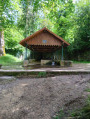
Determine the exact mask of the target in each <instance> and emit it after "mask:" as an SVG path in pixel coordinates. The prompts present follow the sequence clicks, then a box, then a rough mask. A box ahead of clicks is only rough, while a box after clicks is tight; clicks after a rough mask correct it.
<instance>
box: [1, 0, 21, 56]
mask: <svg viewBox="0 0 90 119" xmlns="http://www.w3.org/2000/svg"><path fill="white" fill-rule="evenodd" d="M18 3H19V0H15V1H14V0H12V1H11V0H1V1H0V5H1V6H0V13H1V21H0V24H1V25H0V43H2V44H1V46H0V51H1V55H5V46H4V30H5V29H6V28H10V27H12V26H13V24H14V23H15V22H16V20H17V18H18V14H20V7H19V4H18Z"/></svg>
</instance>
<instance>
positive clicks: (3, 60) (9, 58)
mask: <svg viewBox="0 0 90 119" xmlns="http://www.w3.org/2000/svg"><path fill="white" fill-rule="evenodd" d="M20 63H21V60H20V59H18V58H16V57H14V56H13V55H10V54H6V56H1V57H0V64H2V65H3V66H8V65H10V66H11V65H18V64H20Z"/></svg>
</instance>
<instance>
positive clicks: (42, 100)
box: [0, 74, 90, 119]
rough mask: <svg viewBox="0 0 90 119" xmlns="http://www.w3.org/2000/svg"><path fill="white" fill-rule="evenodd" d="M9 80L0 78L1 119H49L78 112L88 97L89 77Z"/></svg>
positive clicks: (74, 76) (66, 76)
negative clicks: (57, 113)
mask: <svg viewBox="0 0 90 119" xmlns="http://www.w3.org/2000/svg"><path fill="white" fill-rule="evenodd" d="M12 78H13V79H14V80H12ZM12 78H11V77H4V78H3V77H0V82H1V83H0V119H52V118H53V116H54V115H55V114H56V112H58V111H59V110H60V109H62V108H63V109H65V110H74V109H77V108H81V107H82V106H84V105H85V100H86V98H87V96H88V95H89V93H88V92H86V91H85V89H87V88H90V74H87V75H62V76H55V77H50V78H33V79H32V78H19V79H15V77H12Z"/></svg>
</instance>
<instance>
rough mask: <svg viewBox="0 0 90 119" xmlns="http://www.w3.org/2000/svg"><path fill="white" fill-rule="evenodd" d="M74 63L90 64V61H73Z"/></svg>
mask: <svg viewBox="0 0 90 119" xmlns="http://www.w3.org/2000/svg"><path fill="white" fill-rule="evenodd" d="M73 62H74V63H90V61H73Z"/></svg>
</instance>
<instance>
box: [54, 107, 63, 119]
mask: <svg viewBox="0 0 90 119" xmlns="http://www.w3.org/2000/svg"><path fill="white" fill-rule="evenodd" d="M63 117H64V111H63V110H62V109H61V110H60V111H59V112H58V113H57V114H56V115H55V116H54V117H53V119H63Z"/></svg>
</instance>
